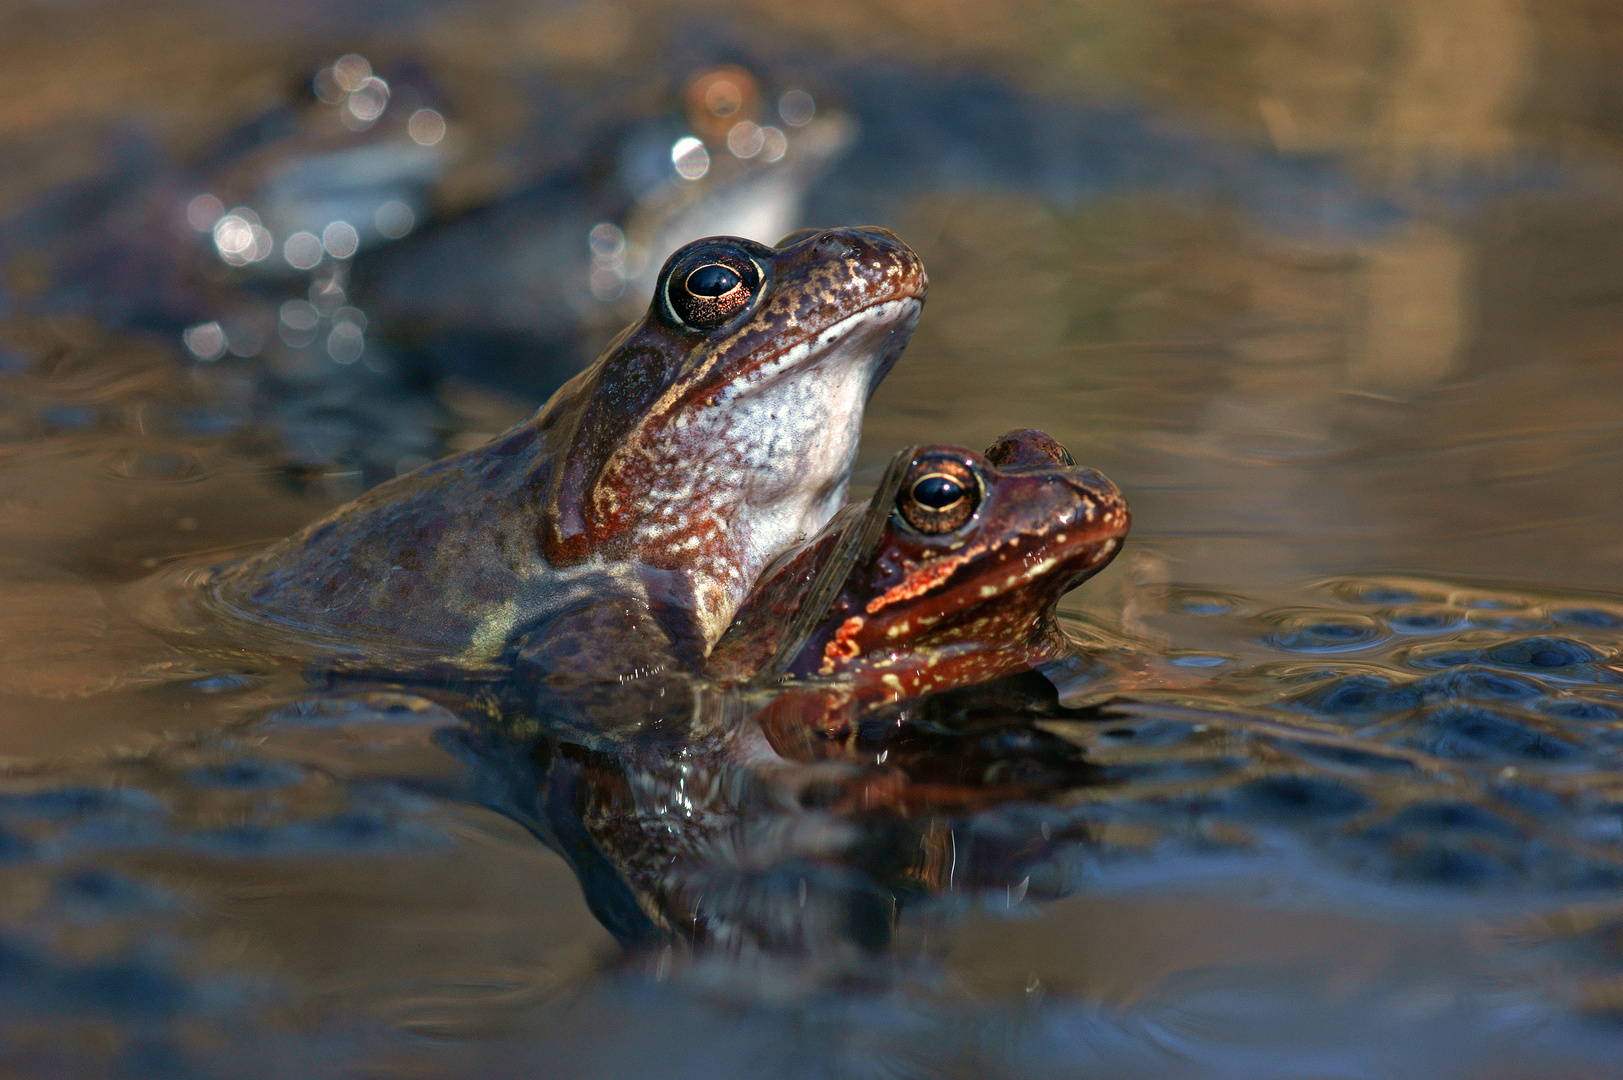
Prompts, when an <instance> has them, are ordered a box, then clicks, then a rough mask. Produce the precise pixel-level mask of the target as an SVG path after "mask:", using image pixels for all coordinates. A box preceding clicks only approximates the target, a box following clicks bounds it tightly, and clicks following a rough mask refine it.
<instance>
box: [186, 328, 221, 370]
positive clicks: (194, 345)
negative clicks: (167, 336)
mask: <svg viewBox="0 0 1623 1080" xmlns="http://www.w3.org/2000/svg"><path fill="white" fill-rule="evenodd" d="M180 337H181V340H182V341H183V342H185V343H186V351H187V352H189V353H191V354H192V355H193V356H195V357H197V358H198V359H199V360H202V361H204V362H211V361H214V360H218V359H219V358H220V357H222V356H224V355H225V331H224V330H223V329H221V327H220V324H219V323H217V322H206V323H199V324H198V325H196V326H188V327H187V328H186V331H185V333H183V334H181V336H180Z"/></svg>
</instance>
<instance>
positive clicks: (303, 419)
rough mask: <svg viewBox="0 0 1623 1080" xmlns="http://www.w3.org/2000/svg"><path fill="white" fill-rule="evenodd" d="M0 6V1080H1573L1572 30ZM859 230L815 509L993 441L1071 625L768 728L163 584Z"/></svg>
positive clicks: (1417, 8)
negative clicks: (851, 327) (866, 273)
mask: <svg viewBox="0 0 1623 1080" xmlns="http://www.w3.org/2000/svg"><path fill="white" fill-rule="evenodd" d="M0 20H3V22H0V537H3V542H4V547H3V549H0V582H3V586H0V881H3V882H4V888H3V889H0V1062H3V1063H4V1066H5V1070H6V1071H7V1072H8V1073H18V1074H28V1075H64V1076H86V1075H117V1076H136V1075H163V1076H185V1075H199V1076H281V1075H290V1074H306V1075H342V1076H401V1077H408V1076H438V1075H468V1074H473V1073H475V1072H480V1073H483V1074H485V1075H494V1076H509V1075H511V1076H520V1075H525V1076H528V1075H548V1076H551V1075H567V1076H597V1075H601V1076H605V1077H608V1076H614V1077H622V1076H658V1077H673V1076H689V1075H691V1076H695V1077H697V1076H705V1077H715V1076H733V1075H739V1076H743V1075H750V1076H759V1075H774V1076H776V1075H784V1076H864V1077H866V1076H896V1077H918V1076H953V1077H957V1076H963V1077H969V1076H1020V1077H1049V1076H1053V1077H1059V1076H1077V1075H1095V1074H1097V1075H1109V1076H1115V1077H1136V1076H1144V1077H1228V1076H1236V1077H1238V1076H1244V1077H1279V1078H1281V1080H1284V1078H1297V1077H1305V1076H1313V1077H1320V1076H1323V1077H1375V1076H1403V1077H1421V1076H1423V1077H1461V1078H1489V1077H1495V1078H1497V1077H1504V1078H1509V1077H1521V1076H1540V1077H1603V1076H1612V1075H1616V1073H1617V1062H1618V1061H1620V1060H1623V1039H1620V1034H1619V1028H1618V1024H1619V1021H1620V1019H1623V770H1620V768H1619V765H1620V756H1623V662H1620V659H1619V656H1620V650H1623V583H1620V581H1619V568H1620V566H1623V544H1620V542H1619V539H1618V537H1619V535H1620V532H1619V525H1620V524H1623V503H1620V502H1619V500H1618V499H1617V498H1616V497H1615V492H1616V491H1617V490H1619V487H1620V484H1619V481H1620V480H1623V475H1620V474H1623V443H1620V441H1619V436H1620V433H1623V427H1620V424H1619V420H1618V416H1619V415H1623V413H1620V411H1619V407H1620V406H1623V377H1620V374H1619V373H1620V371H1623V368H1620V367H1619V365H1618V363H1617V357H1618V353H1619V349H1620V348H1623V335H1620V333H1619V327H1620V326H1623V322H1620V318H1623V310H1620V307H1619V305H1620V302H1623V301H1620V298H1623V260H1620V259H1619V257H1618V255H1617V252H1618V251H1619V250H1623V249H1620V248H1619V243H1618V241H1619V239H1620V236H1623V233H1620V227H1623V203H1620V202H1619V200H1618V197H1617V191H1618V183H1617V182H1618V180H1619V179H1620V174H1619V172H1618V165H1617V162H1618V160H1619V159H1618V156H1617V153H1616V151H1617V149H1618V147H1619V146H1620V145H1623V133H1620V131H1619V129H1618V125H1617V116H1616V108H1615V102H1616V100H1617V95H1618V91H1619V86H1618V84H1617V74H1616V73H1617V72H1618V71H1623V66H1619V65H1618V63H1617V57H1616V55H1615V54H1616V52H1617V43H1618V42H1619V41H1620V40H1623V38H1620V37H1619V27H1618V24H1617V19H1616V18H1615V16H1613V15H1612V14H1611V13H1610V12H1608V11H1606V10H1605V9H1604V7H1603V6H1595V5H1589V6H1584V5H1579V4H1544V5H1531V4H1526V3H1522V2H1519V0H1471V2H1469V3H1467V2H1464V0H1461V2H1459V3H1452V2H1445V0H1436V2H1428V3H1421V2H1418V0H1415V2H1409V3H1400V4H1397V5H1391V4H1387V5H1373V4H1366V3H1361V2H1358V0H1347V2H1344V3H1326V4H1315V5H1297V4H1287V3H1267V2H1264V3H1247V4H1238V3H1236V4H1229V3H1212V4H1200V5H1184V4H1157V3H1147V4H1135V5H1108V4H1080V5H1068V6H1044V5H1040V4H1036V5H985V4H981V5H970V4H958V3H944V4H939V5H922V4H915V3H911V2H901V0H896V2H886V3H877V4H872V5H861V6H858V5H839V4H835V5H823V6H819V7H817V8H815V9H813V8H804V7H791V6H787V5H779V4H774V3H770V2H765V0H763V2H761V3H758V4H752V5H745V6H740V7H738V9H737V10H729V11H727V12H722V11H720V10H717V9H711V8H708V7H699V6H685V5H653V4H650V5H643V6H640V7H636V8H633V7H630V6H624V5H616V4H608V3H590V4H585V5H580V6H573V7H558V6H549V5H522V6H508V5H503V4H485V5H458V6H446V7H439V6H435V5H431V4H414V3H407V4H391V5H349V6H346V7H345V8H344V9H343V10H342V11H339V12H336V13H335V12H329V11H327V10H326V9H318V8H314V7H309V6H304V5H294V6H292V7H286V6H284V7H282V8H278V9H277V10H276V11H275V12H274V13H272V12H271V10H270V9H269V8H265V7H256V6H247V5H233V4H217V5H210V6H182V5H174V6H170V7H166V8H159V7H142V6H138V5H131V4H123V3H109V4H101V5H75V6H72V7H69V8H64V7H59V6H52V5H31V6H22V7H14V8H12V9H9V10H8V11H7V12H5V13H4V14H0ZM346 57H347V59H346ZM361 57H365V58H366V59H365V61H364V63H365V70H364V71H362V69H361V67H360V66H358V63H359V61H360V58H361ZM706 73H708V74H706ZM696 75H703V76H704V77H705V78H707V79H709V80H710V81H708V82H702V83H690V80H692V79H693V78H694V77H695V76H696ZM367 79H371V80H373V81H372V82H367V81H366V80H367ZM717 80H720V81H721V82H724V83H726V85H727V86H730V87H731V88H732V89H731V90H726V91H718V93H720V94H721V97H719V98H715V99H714V100H715V101H721V102H722V103H723V104H724V105H726V106H727V108H726V109H725V110H723V111H721V112H717V111H716V109H715V108H713V107H712V105H713V102H712V99H711V98H707V97H705V93H707V92H708V91H705V93H699V94H698V96H697V97H695V94H694V93H693V92H689V93H688V94H687V96H686V97H685V98H684V93H683V88H684V87H685V86H689V85H694V86H700V87H701V89H702V88H704V87H711V86H713V85H714V84H715V83H716V81H717ZM727 80H732V81H731V82H728V81H727ZM351 84H353V85H351ZM380 87H381V88H380ZM728 94H735V95H736V101H735V100H734V98H732V97H728V96H727V95H728ZM796 94H798V95H799V96H793V95H796ZM786 95H788V96H786ZM380 102H381V103H382V108H383V111H382V112H381V113H376V112H373V111H371V110H375V109H376V108H378V107H379V103H380ZM707 103H709V104H707ZM707 109H708V110H710V111H708V112H706V111H705V110H707ZM738 116H744V117H746V118H748V120H749V125H750V126H749V127H747V128H742V129H740V128H737V127H736V125H735V120H736V117H738ZM368 117H371V119H368ZM774 133H775V134H774ZM777 140H781V142H779V141H777ZM701 152H702V155H703V169H702V171H701V169H700V166H699V162H700V154H701ZM768 159H770V160H768ZM691 173H698V174H699V175H696V176H694V177H692V178H689V174H691ZM856 221H864V222H867V221H873V222H877V223H882V224H886V225H889V226H891V227H893V228H895V229H897V230H898V231H899V232H900V233H901V234H902V235H903V237H904V238H906V239H907V240H908V241H909V242H910V243H911V244H913V245H914V246H915V247H916V248H917V249H918V250H919V252H920V253H921V255H922V256H923V258H924V260H925V263H926V265H927V266H928V267H929V271H930V274H931V280H932V291H931V297H930V300H929V304H928V306H927V308H926V311H925V314H924V317H923V321H922V323H921V326H920V329H919V332H918V334H917V336H916V338H915V340H914V344H913V345H912V346H911V347H910V349H909V351H908V354H907V356H906V357H905V358H904V360H903V361H902V363H901V364H900V365H899V366H898V368H897V369H896V371H895V372H894V374H893V375H892V376H891V377H890V378H889V379H888V381H887V382H886V384H885V385H884V386H883V387H882V388H881V390H880V392H879V394H878V395H877V396H876V398H875V400H874V402H873V404H872V407H871V409H870V412H869V416H868V420H867V428H866V431H867V441H866V443H865V444H864V449H863V453H862V458H861V462H860V464H859V481H865V482H867V483H872V482H874V481H876V480H877V478H878V475H879V471H880V470H881V469H882V467H883V464H884V462H885V461H887V460H888V459H889V457H890V455H891V454H892V453H893V452H894V450H895V449H896V448H897V447H899V446H903V445H907V444H910V443H926V442H927V443H934V442H966V443H969V444H972V445H985V444H986V443H988V442H989V441H990V440H991V439H992V438H994V437H995V436H997V435H998V434H1000V433H1002V432H1003V431H1005V430H1007V429H1009V428H1013V427H1024V426H1039V427H1043V428H1045V429H1047V430H1049V431H1050V432H1052V433H1053V434H1054V435H1055V436H1056V437H1058V438H1059V439H1060V440H1061V441H1062V442H1064V443H1065V444H1066V445H1068V446H1069V447H1070V449H1071V450H1072V451H1073V453H1074V454H1075V455H1076V457H1077V458H1078V460H1080V461H1083V462H1086V463H1087V464H1090V465H1094V466H1097V467H1099V468H1100V469H1102V470H1103V471H1104V472H1106V473H1107V474H1108V475H1109V476H1110V477H1111V478H1112V479H1113V480H1114V481H1116V482H1117V484H1118V485H1119V486H1120V487H1121V488H1122V490H1123V491H1124V493H1125V494H1126V496H1127V498H1128V499H1129V501H1130V503H1131V505H1132V507H1133V513H1134V528H1135V531H1134V533H1133V535H1132V537H1131V538H1130V539H1129V542H1128V545H1127V549H1126V551H1125V552H1124V553H1123V555H1122V557H1121V558H1119V559H1118V560H1117V561H1116V563H1115V564H1113V565H1112V566H1111V568H1110V569H1109V570H1107V571H1106V572H1105V573H1104V574H1102V575H1101V576H1100V577H1099V578H1098V579H1096V580H1094V581H1092V582H1090V583H1088V585H1086V586H1085V587H1084V588H1083V589H1081V590H1079V591H1078V592H1076V593H1073V594H1072V595H1071V596H1070V597H1068V598H1067V599H1066V601H1065V603H1064V608H1063V616H1064V625H1065V627H1066V630H1067V632H1068V633H1069V634H1070V635H1071V636H1072V638H1073V639H1074V641H1075V643H1076V655H1075V656H1074V657H1073V658H1071V659H1069V660H1067V661H1065V662H1063V663H1061V664H1057V665H1054V666H1053V667H1051V668H1050V669H1048V670H1046V671H1045V672H1044V673H1042V674H1032V675H1028V676H1025V677H1020V678H1014V679H1008V680H1004V681H1003V682H1000V683H997V684H993V685H991V686H986V687H978V688H970V689H967V690H963V691H957V692H954V693H951V694H947V695H942V696H940V697H937V698H933V699H928V700H926V701H924V702H921V703H918V704H916V705H912V706H908V707H906V708H903V709H893V710H892V711H889V712H882V713H880V714H879V715H877V716H874V717H872V718H870V719H869V720H868V721H867V722H865V723H864V724H863V725H862V727H861V729H860V730H859V731H858V732H857V733H856V735H855V737H854V738H853V740H852V742H851V744H850V746H849V747H848V748H847V750H846V752H845V753H844V754H843V755H837V756H836V757H834V758H833V759H829V760H820V761H807V762H796V761H789V760H768V759H765V758H764V757H763V756H762V755H761V754H759V753H758V752H755V751H752V750H751V744H750V743H749V741H748V740H747V739H745V738H742V737H741V736H740V732H745V731H747V729H748V717H749V712H750V705H751V702H750V701H749V700H747V699H745V698H741V697H738V696H735V695H728V694H722V693H719V692H717V691H715V690H714V689H712V688H707V687H703V686H698V685H693V684H687V683H680V682H677V683H671V684H668V685H665V686H662V687H660V688H659V690H658V693H657V694H655V693H654V692H652V691H640V690H636V689H632V690H630V691H626V692H623V693H608V692H606V691H605V692H603V693H601V694H596V695H590V696H576V697H561V696H558V695H556V694H551V693H548V692H546V691H545V690H544V689H542V688H538V687H535V686H530V685H525V684H523V683H522V682H521V681H518V680H512V679H509V680H497V679H490V678H481V679H479V680H475V679H472V678H471V677H470V679H469V680H468V681H467V682H465V683H460V684H459V683H452V682H448V681H447V680H445V679H444V678H437V679H435V678H429V677H427V676H426V675H422V676H420V677H419V676H416V675H414V673H412V672H410V671H406V672H397V673H395V674H393V675H389V676H386V677H375V676H366V675H362V674H356V672H358V671H359V672H364V671H366V670H367V668H368V665H367V663H366V661H367V659H368V658H373V659H375V658H377V657H378V656H380V655H383V653H384V652H385V651H386V649H387V643H380V642H366V641H356V642H354V643H353V655H352V656H350V657H348V658H346V662H345V664H344V665H343V668H344V670H342V671H340V670H335V667H334V665H333V664H332V663H330V662H321V661H319V660H317V661H312V660H311V659H310V658H309V657H308V656H304V657H302V658H299V657H296V656H290V655H288V654H289V653H290V652H294V653H296V651H297V650H296V649H293V648H291V647H290V646H289V644H288V643H287V642H285V641H277V640H271V639H263V638H258V637H253V636H250V635H244V634H243V633H241V632H240V628H237V629H236V630H231V629H228V628H227V627H225V626H224V625H223V624H222V623H220V622H219V621H218V620H212V621H211V620H210V619H209V618H207V617H206V615H199V614H198V613H197V612H196V611H195V610H193V609H192V608H191V607H189V606H188V604H187V603H186V602H185V599H186V594H185V593H184V591H183V590H182V591H180V592H178V593H177V591H176V589H175V584H176V583H177V582H184V581H185V580H186V576H187V574H188V573H189V572H190V569H191V568H194V567H196V566H198V565H203V564H205V563H207V562H208V561H209V560H211V559H219V558H223V557H226V556H228V555H229V554H230V553H232V552H236V551H246V550H251V549H252V548H253V547H254V546H255V545H257V544H260V543H262V542H264V541H265V540H268V539H271V538H274V537H278V536H281V535H285V534H286V533H288V532H290V531H292V530H293V529H295V528H297V527H298V526H300V525H301V524H303V523H304V522H306V521H308V520H310V519H311V518H313V517H314V516H316V515H318V514H320V513H322V512H323V511H324V510H326V509H327V508H329V507H331V506H333V505H335V504H336V503H337V502H339V501H342V500H343V499H345V498H348V497H349V496H350V495H352V494H354V493H355V492H357V491H359V490H361V489H363V488H364V487H365V486H367V485H369V484H371V483H375V482H377V481H378V480H380V479H383V478H386V477H388V476H390V475H393V474H395V473H396V472H398V471H406V470H409V469H411V468H414V467H416V465H418V464H420V463H422V462H423V461H426V460H429V459H431V458H433V457H435V456H437V455H439V454H441V453H443V452H446V451H449V450H452V449H457V448H462V447H467V446H473V445H478V444H479V443H481V442H482V441H484V440H485V439H486V438H488V437H489V436H490V435H491V434H493V433H495V432H497V431H500V430H502V429H503V428H504V427H505V426H507V425H508V424H511V423H512V422H514V421H516V420H517V419H519V418H521V417H522V416H524V415H525V414H526V413H527V412H528V411H529V410H530V409H532V408H533V407H534V406H535V405H536V404H537V403H538V402H539V401H540V400H541V399H542V398H543V397H544V396H545V395H546V394H547V393H548V392H550V390H551V389H552V388H553V387H555V386H556V385H557V384H558V383H559V382H560V381H561V379H562V378H564V377H566V376H567V374H568V373H569V372H570V371H572V370H574V369H576V368H577V367H578V366H579V365H580V364H581V363H583V362H584V360H585V359H587V358H588V357H589V356H590V355H591V353H592V352H593V351H594V350H595V349H596V348H597V347H598V345H600V344H601V342H602V341H603V340H605V338H606V337H607V335H608V334H610V333H612V332H613V331H614V330H615V329H616V328H617V327H618V326H619V325H622V324H623V323H624V322H625V321H626V320H627V319H628V318H629V317H630V315H629V313H631V312H634V311H635V310H636V308H637V306H638V304H639V303H640V300H639V290H640V289H643V288H645V287H646V276H647V273H648V271H647V266H648V264H649V263H650V262H652V263H654V264H657V261H658V256H659V254H660V252H661V250H662V249H663V248H664V247H668V246H669V245H671V244H672V243H674V242H675V241H676V240H679V239H681V238H683V237H684V236H685V235H688V234H690V233H693V232H709V231H715V230H720V229H729V230H731V229H738V230H746V231H748V230H758V231H761V232H762V234H763V235H762V238H763V239H768V240H770V239H772V238H773V237H774V236H775V235H776V234H777V233H778V232H781V231H783V230H784V229H786V228H787V227H789V226H792V225H796V224H800V223H802V222H805V223H811V224H817V223H825V222H842V223H843V222H856ZM340 222H341V223H342V224H344V225H345V227H346V228H347V229H348V230H349V231H348V232H345V231H344V230H343V229H337V230H336V231H334V230H333V229H332V226H334V224H335V223H340ZM256 230H258V231H256ZM768 233H770V234H771V235H767V234H768ZM261 234H263V235H261ZM261 249H263V250H261ZM312 260H313V262H312ZM859 486H860V485H859ZM177 595H178V596H179V598H180V601H181V602H179V603H177V602H176V598H177Z"/></svg>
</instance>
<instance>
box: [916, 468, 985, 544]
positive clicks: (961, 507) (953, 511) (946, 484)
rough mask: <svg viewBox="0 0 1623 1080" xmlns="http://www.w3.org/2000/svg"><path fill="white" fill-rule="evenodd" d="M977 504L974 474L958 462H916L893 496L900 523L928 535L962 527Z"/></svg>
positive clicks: (976, 482)
mask: <svg viewBox="0 0 1623 1080" xmlns="http://www.w3.org/2000/svg"><path fill="white" fill-rule="evenodd" d="M980 503H981V488H980V483H979V481H977V480H976V478H975V474H974V473H973V472H971V471H970V470H969V468H968V467H967V466H965V465H964V464H963V463H962V462H959V461H951V460H946V461H920V462H916V463H915V464H914V466H913V468H912V470H911V475H910V476H908V477H907V479H906V480H904V481H903V483H902V490H901V491H900V492H899V493H898V494H897V496H896V510H897V512H898V513H899V514H901V516H902V520H903V521H905V522H906V523H907V524H908V525H911V526H912V527H913V528H914V529H916V530H918V531H919V532H921V533H925V534H926V535H930V536H937V535H940V534H941V533H948V532H952V531H953V530H954V529H958V528H962V527H963V525H964V523H965V522H967V521H968V520H969V519H970V518H971V517H973V516H974V515H975V511H976V509H978V508H979V507H980Z"/></svg>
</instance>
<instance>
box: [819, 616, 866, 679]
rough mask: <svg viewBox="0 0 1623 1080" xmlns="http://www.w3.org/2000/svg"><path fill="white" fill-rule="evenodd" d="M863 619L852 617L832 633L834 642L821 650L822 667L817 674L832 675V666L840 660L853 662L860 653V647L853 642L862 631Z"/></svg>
mask: <svg viewBox="0 0 1623 1080" xmlns="http://www.w3.org/2000/svg"><path fill="white" fill-rule="evenodd" d="M862 623H863V619H862V616H861V615H853V616H851V617H850V618H849V619H847V620H845V622H843V623H841V624H840V628H839V629H838V630H836V631H834V640H833V641H830V642H829V643H828V645H827V646H826V647H825V648H824V649H823V666H822V668H821V669H820V671H819V674H823V675H832V674H834V665H835V664H836V663H838V662H839V661H841V660H854V659H856V657H857V655H858V654H859V653H861V652H862V646H861V645H858V644H857V643H856V641H855V640H854V639H855V638H856V636H857V634H858V632H860V631H861V630H862Z"/></svg>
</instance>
